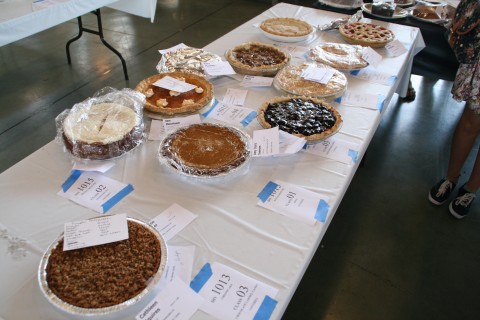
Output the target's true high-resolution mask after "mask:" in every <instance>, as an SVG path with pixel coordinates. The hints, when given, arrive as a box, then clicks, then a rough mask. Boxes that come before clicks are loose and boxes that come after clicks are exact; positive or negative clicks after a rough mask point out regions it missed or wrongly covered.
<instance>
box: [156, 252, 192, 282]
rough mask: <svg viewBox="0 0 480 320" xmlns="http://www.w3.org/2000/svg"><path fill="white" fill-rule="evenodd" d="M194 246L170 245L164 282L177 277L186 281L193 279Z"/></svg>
mask: <svg viewBox="0 0 480 320" xmlns="http://www.w3.org/2000/svg"><path fill="white" fill-rule="evenodd" d="M194 257H195V247H194V246H186V247H181V246H170V245H169V246H168V259H167V265H166V266H165V271H164V274H163V278H162V282H172V281H173V280H174V279H175V278H178V279H180V280H182V281H183V282H185V283H190V281H192V269H193V261H194Z"/></svg>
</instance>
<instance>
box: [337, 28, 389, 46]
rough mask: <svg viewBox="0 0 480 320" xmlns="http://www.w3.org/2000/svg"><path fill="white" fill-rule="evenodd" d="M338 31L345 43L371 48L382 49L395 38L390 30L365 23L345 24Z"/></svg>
mask: <svg viewBox="0 0 480 320" xmlns="http://www.w3.org/2000/svg"><path fill="white" fill-rule="evenodd" d="M338 30H339V31H340V34H341V35H342V36H343V38H344V39H345V40H346V41H347V42H349V43H352V44H359V45H361V46H368V47H372V48H381V47H384V46H385V45H386V44H387V43H389V42H390V41H392V40H393V39H394V38H395V35H394V34H393V32H392V31H391V30H389V29H387V28H385V27H382V26H379V25H377V24H373V23H366V22H352V23H347V24H344V25H341V26H340V27H339V29H338Z"/></svg>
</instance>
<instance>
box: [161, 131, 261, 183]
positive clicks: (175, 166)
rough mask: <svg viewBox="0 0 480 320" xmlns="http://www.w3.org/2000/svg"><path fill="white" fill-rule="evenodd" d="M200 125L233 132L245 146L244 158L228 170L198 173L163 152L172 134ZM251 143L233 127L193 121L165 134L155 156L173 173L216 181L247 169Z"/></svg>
mask: <svg viewBox="0 0 480 320" xmlns="http://www.w3.org/2000/svg"><path fill="white" fill-rule="evenodd" d="M202 125H208V126H215V127H220V128H224V129H228V130H230V131H232V132H233V133H235V134H236V135H237V136H238V137H239V138H240V140H241V141H242V142H243V143H244V145H245V148H244V149H243V154H244V160H243V161H242V162H241V163H240V164H238V165H237V166H234V167H231V168H229V169H228V170H225V171H223V172H219V173H212V174H209V173H198V172H196V170H195V168H188V167H186V168H185V167H184V166H182V164H181V163H179V162H178V161H179V160H178V159H172V158H171V157H169V156H167V155H165V154H164V151H163V149H164V148H165V144H166V143H167V142H168V141H169V139H170V138H171V137H172V136H175V135H176V134H178V133H179V132H181V131H183V130H185V129H188V128H189V127H194V126H202ZM251 145H252V143H251V138H250V136H249V135H248V134H247V133H245V132H243V131H242V130H240V129H237V128H235V127H232V126H228V125H224V124H217V123H210V122H203V123H195V124H191V125H187V126H184V127H180V128H178V129H176V130H174V131H172V132H170V133H169V134H167V135H166V136H165V137H164V138H163V139H162V141H161V142H160V145H159V148H158V152H157V158H158V160H159V162H160V164H161V165H164V166H166V167H167V169H168V170H169V171H170V172H172V173H174V174H178V175H180V176H182V177H185V178H187V179H194V180H199V181H203V182H206V181H217V180H218V179H222V178H223V179H224V178H227V177H234V176H236V175H241V174H243V173H245V172H246V171H247V170H248V167H249V165H250V160H251V158H252V151H251Z"/></svg>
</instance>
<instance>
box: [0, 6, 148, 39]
mask: <svg viewBox="0 0 480 320" xmlns="http://www.w3.org/2000/svg"><path fill="white" fill-rule="evenodd" d="M104 6H109V7H112V8H114V9H117V10H121V11H124V12H127V13H131V14H135V15H139V16H141V17H145V18H150V19H151V21H152V22H153V19H154V17H155V9H156V6H157V1H156V0H137V1H130V0H121V1H118V0H41V1H33V0H3V1H0V46H3V45H6V44H9V43H11V42H14V41H17V40H20V39H23V38H25V37H28V36H31V35H32V34H35V33H37V32H40V31H43V30H46V29H48V28H51V27H53V26H56V25H58V24H60V23H63V22H65V21H68V20H71V19H74V18H76V17H79V16H82V15H84V14H86V13H88V12H90V11H93V10H96V9H99V8H102V7H104Z"/></svg>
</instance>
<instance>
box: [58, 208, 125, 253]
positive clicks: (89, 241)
mask: <svg viewBox="0 0 480 320" xmlns="http://www.w3.org/2000/svg"><path fill="white" fill-rule="evenodd" d="M125 239H128V224H127V215H126V214H124V213H122V214H116V215H112V216H105V217H99V218H95V219H90V220H82V221H73V222H67V223H65V225H64V241H63V250H64V251H67V250H74V249H80V248H86V247H92V246H98V245H101V244H105V243H112V242H116V241H121V240H125Z"/></svg>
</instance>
